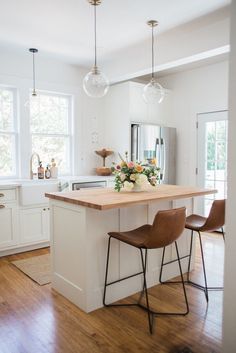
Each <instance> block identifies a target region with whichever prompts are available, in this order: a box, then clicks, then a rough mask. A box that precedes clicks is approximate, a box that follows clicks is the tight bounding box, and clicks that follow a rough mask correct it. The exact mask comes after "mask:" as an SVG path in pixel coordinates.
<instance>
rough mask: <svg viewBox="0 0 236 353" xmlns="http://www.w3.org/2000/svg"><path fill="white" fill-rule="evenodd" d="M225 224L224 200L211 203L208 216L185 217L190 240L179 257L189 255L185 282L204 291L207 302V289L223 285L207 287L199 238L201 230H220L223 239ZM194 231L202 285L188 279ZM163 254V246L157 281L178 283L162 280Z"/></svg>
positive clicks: (219, 288)
mask: <svg viewBox="0 0 236 353" xmlns="http://www.w3.org/2000/svg"><path fill="white" fill-rule="evenodd" d="M224 224H225V200H215V201H214V202H213V204H212V207H211V210H210V213H209V216H208V217H207V218H206V217H202V216H199V215H196V214H192V215H190V216H188V217H187V218H186V224H185V228H187V229H190V230H191V231H192V232H191V242H190V251H189V254H188V255H186V256H183V257H181V259H183V258H185V257H189V261H188V272H187V280H186V281H185V283H188V284H190V285H192V286H194V287H196V288H198V289H201V290H203V291H204V293H205V297H206V301H207V302H208V300H209V296H208V291H209V290H223V287H209V286H208V284H207V276H206V267H205V259H204V253H203V246H202V238H201V232H208V233H211V232H215V231H219V229H220V230H221V233H222V235H223V239H225V236H224V229H223V226H224ZM194 232H197V233H198V236H199V242H200V249H201V257H202V267H203V275H204V283H205V285H204V286H202V285H200V284H198V283H195V282H193V281H191V280H190V278H189V274H190V265H191V258H192V247H193V235H194ZM164 256H165V248H164V249H163V256H162V263H161V271H160V278H159V281H160V282H161V283H179V281H175V282H174V281H166V282H163V281H162V271H163V266H164V265H166V264H167V263H164Z"/></svg>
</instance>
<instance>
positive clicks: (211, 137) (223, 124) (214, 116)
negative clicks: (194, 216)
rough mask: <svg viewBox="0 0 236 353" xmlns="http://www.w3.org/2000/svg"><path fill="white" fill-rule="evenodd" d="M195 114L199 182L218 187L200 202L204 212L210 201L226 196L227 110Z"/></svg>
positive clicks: (212, 187) (206, 212) (210, 187)
mask: <svg viewBox="0 0 236 353" xmlns="http://www.w3.org/2000/svg"><path fill="white" fill-rule="evenodd" d="M197 118H198V120H197V124H198V168H197V179H198V185H199V186H201V187H205V188H209V189H217V190H218V193H217V194H214V195H207V196H205V197H204V199H203V200H202V202H201V206H200V211H201V213H202V214H203V215H205V216H207V215H208V214H209V210H210V208H211V205H212V201H213V200H214V199H223V198H226V196H227V140H228V112H227V111H218V112H210V113H202V114H198V116H197Z"/></svg>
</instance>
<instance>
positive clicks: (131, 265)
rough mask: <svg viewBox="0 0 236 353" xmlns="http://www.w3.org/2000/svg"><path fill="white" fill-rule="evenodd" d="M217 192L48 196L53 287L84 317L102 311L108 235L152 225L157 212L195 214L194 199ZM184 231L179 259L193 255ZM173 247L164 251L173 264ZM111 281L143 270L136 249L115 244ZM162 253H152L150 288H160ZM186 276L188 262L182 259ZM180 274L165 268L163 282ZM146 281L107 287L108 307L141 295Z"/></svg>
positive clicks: (168, 188) (169, 189) (178, 189)
mask: <svg viewBox="0 0 236 353" xmlns="http://www.w3.org/2000/svg"><path fill="white" fill-rule="evenodd" d="M215 192H216V190H207V189H200V188H196V187H183V186H177V185H159V186H158V187H155V188H153V187H151V188H150V189H148V190H147V191H143V192H126V191H121V192H120V193H118V192H116V191H114V190H113V189H110V188H103V189H83V190H79V191H73V192H66V193H50V194H46V197H48V198H49V199H50V218H51V222H50V226H51V232H50V234H51V255H52V288H53V289H55V290H56V291H57V292H59V293H61V294H62V295H63V296H65V297H66V298H67V299H69V300H70V301H72V302H73V303H74V304H75V305H77V306H78V307H79V308H81V309H82V310H84V311H85V312H91V311H93V310H95V309H98V308H100V307H102V306H103V304H102V294H103V285H104V275H105V262H106V251H107V242H108V236H107V233H108V232H110V231H126V230H130V229H134V228H136V227H139V226H141V225H143V224H146V223H149V224H151V223H152V222H153V219H154V217H155V214H156V213H157V211H158V210H164V209H170V208H175V207H181V206H186V208H187V213H188V214H191V213H192V212H193V209H194V198H195V197H197V196H204V195H207V194H213V193H215ZM188 232H189V231H188V230H185V231H184V233H183V235H182V236H181V238H180V239H179V240H178V244H179V249H180V255H181V256H184V255H186V254H187V253H188V251H189V240H190V237H189V234H188ZM175 256H176V254H175V251H174V248H173V246H169V247H168V248H167V249H166V260H169V261H170V260H173V259H174V258H175ZM110 261H111V262H110V267H109V272H110V273H109V281H113V280H117V279H119V278H122V277H125V276H129V275H131V274H133V273H135V272H137V270H140V268H141V264H140V256H139V252H138V251H137V249H135V248H132V247H130V246H129V245H127V244H124V243H119V242H118V241H117V240H112V247H111V255H110ZM160 262H161V250H160V249H159V250H149V252H148V264H147V284H148V287H151V286H153V285H156V284H158V277H159V271H160ZM182 263H183V270H184V271H185V272H186V268H187V259H185V260H183V262H182ZM176 275H178V265H177V263H172V264H170V265H169V266H166V268H165V270H164V277H163V278H164V279H169V278H173V277H175V276H176ZM141 287H142V277H141V276H138V277H133V278H130V279H129V280H128V281H123V282H120V283H116V284H115V285H113V286H111V287H110V288H108V291H107V302H114V301H116V300H119V299H122V298H124V297H127V296H128V295H131V294H134V293H136V292H138V291H140V290H141Z"/></svg>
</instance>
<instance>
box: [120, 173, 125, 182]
mask: <svg viewBox="0 0 236 353" xmlns="http://www.w3.org/2000/svg"><path fill="white" fill-rule="evenodd" d="M125 178H126V175H125V174H124V173H121V174H120V180H121V181H124V180H125Z"/></svg>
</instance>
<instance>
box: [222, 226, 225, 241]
mask: <svg viewBox="0 0 236 353" xmlns="http://www.w3.org/2000/svg"><path fill="white" fill-rule="evenodd" d="M221 232H222V235H223V239H224V241H225V232H224V228H223V227H221Z"/></svg>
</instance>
